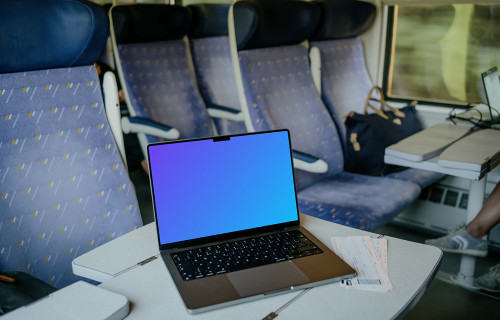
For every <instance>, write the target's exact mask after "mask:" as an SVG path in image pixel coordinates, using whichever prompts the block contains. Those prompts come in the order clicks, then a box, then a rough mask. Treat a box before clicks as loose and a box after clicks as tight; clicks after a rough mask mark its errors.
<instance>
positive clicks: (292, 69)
mask: <svg viewBox="0 0 500 320" xmlns="http://www.w3.org/2000/svg"><path fill="white" fill-rule="evenodd" d="M229 9H230V10H229ZM375 15H376V11H375V7H374V6H373V5H372V4H370V3H366V2H340V3H339V2H337V1H328V0H320V1H313V2H305V1H273V0H269V1H258V0H248V1H246V0H243V1H238V2H236V3H235V4H234V5H233V6H232V7H231V8H229V6H228V5H219V4H199V5H190V6H187V7H181V6H171V5H123V6H115V7H113V8H111V11H110V20H111V25H112V28H111V29H112V30H111V38H112V40H113V48H114V50H115V51H114V53H115V58H116V61H118V62H119V63H117V69H118V71H119V75H120V78H121V80H122V82H123V83H125V90H126V97H127V104H128V106H129V110H130V113H131V114H132V115H137V114H138V115H141V116H142V117H150V118H151V119H153V120H155V121H158V122H161V123H162V124H166V125H168V126H172V127H175V128H176V129H177V130H178V131H179V137H180V138H195V137H201V136H208V135H210V134H217V133H218V134H235V133H241V132H244V131H245V130H246V131H256V130H258V131H262V130H271V129H279V128H284V127H286V128H288V129H290V131H291V134H292V144H293V148H294V163H295V168H296V170H295V175H296V183H297V188H298V191H299V193H298V198H299V208H300V210H301V212H303V213H306V214H309V215H313V216H315V217H319V218H323V219H326V220H329V221H333V222H336V223H341V224H346V225H349V226H353V227H356V228H361V229H367V230H373V229H375V228H376V227H377V226H379V225H381V224H383V223H385V222H388V221H390V220H391V219H392V218H393V217H394V216H395V215H397V214H398V213H399V212H401V211H402V210H403V209H404V208H405V207H406V206H408V205H409V204H410V203H411V202H412V201H413V200H414V199H415V198H416V197H417V196H418V194H419V192H420V189H421V188H423V187H426V186H428V185H430V184H431V183H432V182H434V181H436V180H437V179H439V178H441V177H442V175H440V174H436V173H432V172H428V171H423V170H417V169H408V170H404V171H401V172H396V173H393V174H390V175H388V176H387V177H383V178H382V177H369V176H364V175H358V174H353V173H349V172H345V171H344V157H343V155H344V152H343V151H344V150H343V145H344V142H345V128H344V125H343V120H342V116H343V115H345V114H347V113H348V112H350V111H360V110H361V108H362V107H363V99H364V96H365V95H366V94H367V93H368V91H369V90H370V88H371V87H372V83H371V80H370V78H369V75H368V72H367V70H366V66H365V62H364V53H363V47H362V42H361V40H360V39H359V38H358V37H357V36H358V35H360V34H362V33H363V32H364V31H366V30H367V29H368V28H369V27H370V26H371V25H372V23H373V21H374V19H375ZM173 17H175V19H174V18H173ZM228 18H229V25H228V24H226V23H227V21H228ZM228 30H229V32H228ZM304 43H306V44H308V46H309V50H308V48H307V45H306V46H304V45H303V44H304ZM310 53H311V54H310ZM310 55H311V61H312V63H313V64H316V65H319V68H316V69H314V68H313V70H316V71H317V70H320V71H321V72H320V73H318V72H316V73H314V72H312V71H311V67H310V63H309V56H310ZM190 70H194V74H193V73H192V72H191V71H190ZM314 78H316V79H317V81H316V83H315V82H314V80H313V79H314ZM318 79H319V80H318ZM196 80H197V81H196ZM318 89H319V93H318ZM229 119H230V120H229ZM212 121H213V122H212ZM243 122H244V124H245V126H243V125H242V124H243ZM213 124H215V125H213ZM211 129H212V130H211ZM139 137H140V138H139V139H140V140H142V145H143V148H145V146H146V145H147V143H150V142H153V141H158V140H157V138H154V137H152V136H149V137H148V136H146V138H144V137H143V138H141V135H139ZM174 138H177V137H174Z"/></svg>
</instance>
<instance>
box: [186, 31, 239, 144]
mask: <svg viewBox="0 0 500 320" xmlns="http://www.w3.org/2000/svg"><path fill="white" fill-rule="evenodd" d="M190 44H191V53H192V55H193V64H194V70H195V72H196V77H197V79H198V87H199V88H200V91H201V95H202V96H203V99H204V100H205V101H206V102H207V103H208V105H210V104H216V105H220V106H223V107H229V108H231V109H235V110H241V107H240V102H239V100H238V91H237V89H236V84H235V80H234V72H233V64H232V61H231V52H230V51H229V39H228V37H227V36H217V37H207V38H197V39H191V40H190ZM214 122H215V126H216V128H217V132H218V134H222V135H226V134H236V133H244V132H246V128H245V124H244V123H243V122H238V121H231V120H227V119H214Z"/></svg>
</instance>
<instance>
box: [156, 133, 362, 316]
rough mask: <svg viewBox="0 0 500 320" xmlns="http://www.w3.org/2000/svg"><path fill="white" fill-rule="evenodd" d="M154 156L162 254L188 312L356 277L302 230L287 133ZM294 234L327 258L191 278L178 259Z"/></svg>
mask: <svg viewBox="0 0 500 320" xmlns="http://www.w3.org/2000/svg"><path fill="white" fill-rule="evenodd" d="M148 157H149V165H150V182H151V190H152V196H153V206H154V210H155V217H156V225H157V232H158V239H159V246H160V253H161V255H162V258H163V260H164V262H165V265H166V266H167V268H168V270H169V272H170V274H171V276H172V279H173V280H174V282H175V285H176V286H177V289H178V291H179V293H180V295H181V297H182V300H183V301H184V304H185V305H186V308H187V309H188V311H189V312H191V313H199V312H204V311H209V310H213V309H217V308H221V307H225V306H230V305H233V304H237V303H241V302H245V301H251V300H256V299H260V298H264V297H266V296H271V295H275V294H280V293H286V292H290V291H292V290H300V289H304V288H308V287H313V286H317V285H322V284H326V283H330V282H334V281H339V280H341V279H346V278H350V277H353V276H354V275H355V271H354V269H352V268H351V267H350V266H349V265H347V264H346V263H345V262H344V261H343V260H341V259H340V258H339V257H338V256H337V255H336V254H334V253H333V252H332V251H331V250H330V249H329V248H328V247H327V246H325V245H324V244H323V243H321V242H320V241H319V240H318V239H317V238H316V237H314V236H313V235H312V234H311V233H309V232H308V231H307V230H306V229H305V228H303V227H301V226H300V221H299V214H298V206H297V199H296V191H295V184H294V179H293V165H292V155H291V147H290V138H289V132H288V130H277V131H268V132H258V133H250V134H243V135H234V136H223V137H214V138H204V139H194V140H184V141H175V142H165V143H158V144H152V145H149V146H148ZM325 223H328V222H325ZM294 230H299V231H300V232H301V233H302V234H303V235H304V236H305V237H307V238H308V239H309V240H310V241H312V243H313V244H314V245H315V246H316V247H317V248H318V249H317V250H316V251H315V252H320V251H321V253H315V254H312V255H307V256H303V257H302V256H301V255H298V256H296V257H293V258H291V259H290V260H284V261H279V262H273V263H268V264H265V265H262V266H257V267H250V268H248V269H243V270H238V271H233V272H230V271H231V270H226V271H227V272H220V271H219V272H217V273H216V272H212V271H210V270H212V269H210V268H208V269H204V270H205V274H202V272H201V271H200V269H198V268H197V269H196V270H197V271H196V272H198V273H196V272H195V273H193V271H192V269H189V270H190V271H189V272H190V273H189V275H188V276H186V270H184V269H183V266H184V265H181V264H179V261H178V257H179V255H182V256H183V257H185V256H189V257H190V258H191V259H193V255H194V253H196V252H201V251H203V252H207V251H208V252H209V253H210V252H212V251H211V250H216V249H217V248H222V247H223V246H229V245H235V243H236V242H237V245H241V246H242V248H243V244H242V243H244V241H243V240H245V241H246V242H245V243H250V242H252V241H253V242H255V241H257V240H256V237H261V236H266V235H269V234H275V235H273V237H275V238H279V237H281V236H282V235H285V232H286V233H290V234H293V235H294V237H295V235H296V234H297V233H296V232H295V231H294ZM276 234H280V235H276ZM332 236H333V235H332ZM267 238H268V237H263V238H257V239H267ZM228 243H229V244H228ZM206 247H210V249H206ZM241 250H242V251H241V252H245V253H246V252H247V251H245V250H247V249H241ZM217 257H219V256H217ZM174 260H175V261H174ZM228 265H229V264H228ZM179 266H180V267H179ZM206 270H209V272H210V273H209V274H207V273H206V272H207V271H206ZM223 271H224V270H223ZM198 277H199V278H198ZM185 279H187V280H185Z"/></svg>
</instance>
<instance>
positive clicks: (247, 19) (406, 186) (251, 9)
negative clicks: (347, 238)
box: [229, 0, 420, 230]
mask: <svg viewBox="0 0 500 320" xmlns="http://www.w3.org/2000/svg"><path fill="white" fill-rule="evenodd" d="M319 17H320V11H319V8H318V7H317V6H315V5H313V4H311V3H308V2H304V1H293V0H290V1H289V0H286V1H275V0H265V1H257V0H242V1H237V2H236V3H234V4H233V5H232V7H231V9H230V14H229V36H230V44H231V54H232V57H233V66H234V68H235V69H236V70H235V71H236V73H238V74H239V76H238V75H237V79H236V81H237V84H238V92H239V94H240V95H242V96H243V98H244V99H240V100H243V101H244V103H242V109H243V110H244V112H245V113H246V114H248V115H249V119H248V120H247V122H246V123H247V128H249V129H252V130H258V131H261V130H269V129H278V128H288V129H289V130H290V132H291V137H292V147H293V149H294V150H299V151H301V152H304V153H306V154H308V155H310V156H311V157H315V158H318V159H321V160H322V161H324V162H325V163H326V164H327V169H326V170H325V172H324V173H317V172H307V171H306V170H301V169H299V168H298V167H297V166H296V167H295V180H296V185H297V190H298V204H299V210H300V212H302V213H305V214H308V215H311V216H315V217H318V218H321V219H324V220H329V221H332V222H335V223H339V224H344V225H348V226H351V227H355V228H359V229H365V230H374V229H375V228H376V227H377V226H379V225H381V224H383V223H386V222H388V221H390V220H391V219H392V218H394V217H395V216H396V215H397V214H398V213H400V212H401V211H402V210H403V209H405V208H406V207H407V206H408V205H409V204H411V203H412V202H413V201H414V200H415V199H416V198H417V196H418V194H419V193H420V187H419V186H418V185H416V184H413V183H411V182H407V181H402V180H394V179H389V178H383V177H372V176H363V175H359V174H353V173H348V172H344V171H343V167H344V158H343V152H342V145H341V141H340V138H339V134H338V132H337V129H336V126H335V123H334V122H333V120H332V118H331V117H330V116H329V114H328V111H327V109H326V107H325V105H324V104H323V102H322V101H321V97H320V96H319V94H318V92H317V90H316V88H315V85H314V82H313V79H312V76H311V72H310V67H309V61H308V53H307V48H306V47H305V46H303V45H301V43H302V42H303V41H304V40H306V39H307V38H308V37H309V36H310V35H311V34H312V32H313V31H314V30H315V28H316V25H317V21H318V19H319Z"/></svg>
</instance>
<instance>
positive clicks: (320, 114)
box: [239, 45, 344, 190]
mask: <svg viewBox="0 0 500 320" xmlns="http://www.w3.org/2000/svg"><path fill="white" fill-rule="evenodd" d="M239 59H240V68H241V73H242V79H243V85H244V87H245V96H246V101H247V105H248V112H249V114H250V118H251V119H252V125H253V128H254V129H255V130H256V131H261V130H269V129H280V128H288V129H289V130H290V134H291V139H292V148H293V149H295V150H298V151H302V152H306V153H308V154H310V155H313V156H315V157H317V158H320V159H322V160H324V161H326V162H327V163H328V172H327V173H326V174H321V175H320V174H309V173H306V172H302V171H297V175H296V181H297V184H298V188H299V190H301V189H303V188H304V187H305V186H307V185H309V184H311V183H314V182H315V181H319V180H321V179H322V178H324V177H325V176H335V175H336V174H338V173H340V172H342V170H343V167H344V158H343V154H342V146H341V143H340V139H339V137H338V133H337V129H336V127H335V124H334V122H333V120H332V118H331V117H330V115H329V114H328V111H327V110H326V108H325V106H324V105H323V103H322V102H321V98H320V96H319V94H318V92H317V90H316V87H315V86H314V83H313V80H312V76H311V72H310V69H309V62H308V56H307V50H306V48H305V47H303V46H301V45H295V46H285V47H274V48H266V49H253V50H245V51H241V52H240V53H239Z"/></svg>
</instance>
